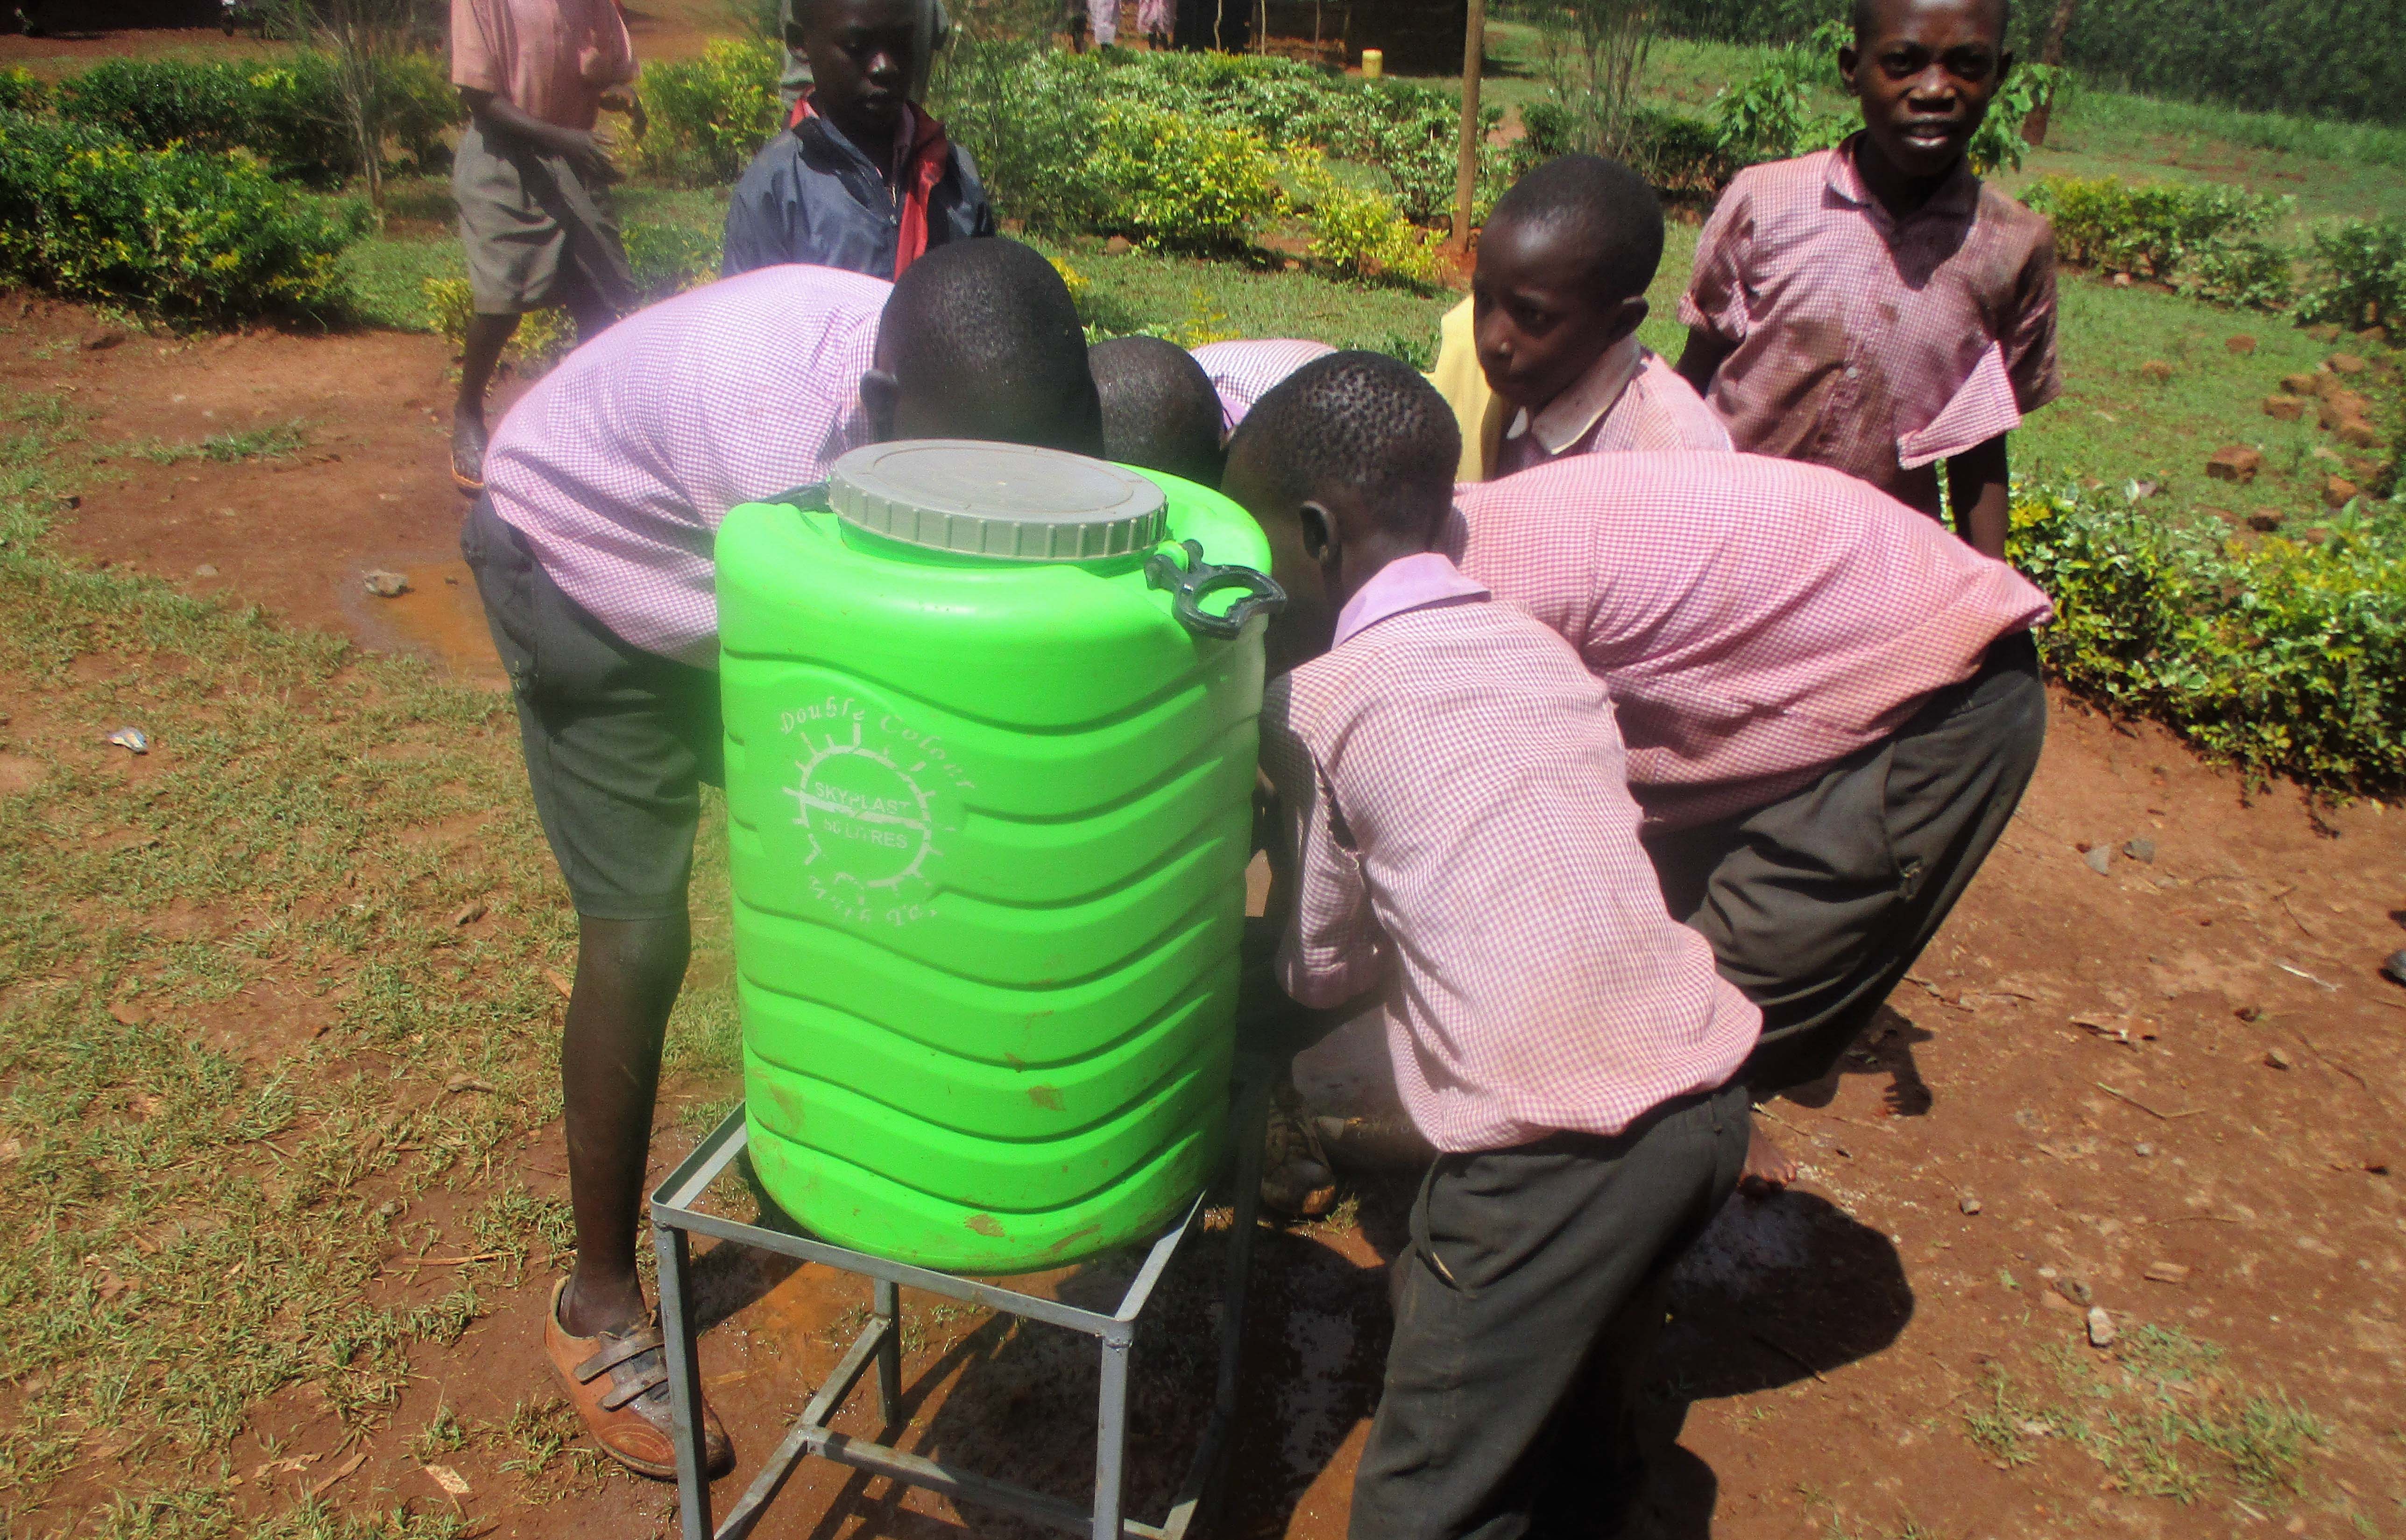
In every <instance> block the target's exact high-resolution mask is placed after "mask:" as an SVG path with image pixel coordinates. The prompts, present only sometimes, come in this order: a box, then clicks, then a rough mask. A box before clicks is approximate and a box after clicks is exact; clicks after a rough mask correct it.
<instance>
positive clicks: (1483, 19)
mask: <svg viewBox="0 0 2406 1540" xmlns="http://www.w3.org/2000/svg"><path fill="white" fill-rule="evenodd" d="M1486 62H1487V0H1470V20H1469V23H1468V25H1466V26H1465V27H1464V28H1463V30H1462V142H1461V144H1460V146H1459V147H1458V148H1457V151H1456V153H1457V157H1458V158H1457V160H1456V161H1455V162H1454V172H1453V245H1454V249H1455V250H1457V251H1467V250H1469V249H1470V205H1471V204H1472V202H1473V201H1474V200H1475V198H1476V197H1477V195H1478V191H1479V138H1480V134H1479V70H1480V68H1481V66H1483V65H1484V64H1486Z"/></svg>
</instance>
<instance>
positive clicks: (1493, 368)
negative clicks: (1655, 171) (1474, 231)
mask: <svg viewBox="0 0 2406 1540" xmlns="http://www.w3.org/2000/svg"><path fill="white" fill-rule="evenodd" d="M1662 264H1663V205H1662V201H1661V200H1660V199H1658V198H1656V197H1655V195H1654V190H1653V189H1652V188H1650V187H1649V186H1647V185H1646V178H1644V177H1640V176H1638V175H1637V173H1635V172H1634V171H1632V170H1630V169H1629V168H1628V167H1627V166H1625V165H1622V164H1621V162H1618V161H1607V160H1605V159H1604V158H1602V157H1601V156H1595V155H1564V156H1563V157H1561V158H1560V159H1558V160H1552V161H1548V162H1546V163H1545V164H1543V165H1541V166H1538V167H1537V168H1536V169H1535V170H1533V171H1531V172H1530V173H1529V174H1528V175H1527V176H1525V177H1521V179H1520V180H1519V181H1517V182H1515V183H1513V184H1512V186H1511V187H1510V188H1509V189H1508V190H1507V191H1506V192H1505V194H1504V196H1502V197H1501V198H1498V199H1496V200H1495V210H1494V212H1493V214H1491V215H1489V216H1488V219H1487V227H1486V229H1484V230H1483V231H1481V232H1480V233H1479V260H1478V266H1477V267H1476V269H1475V270H1474V271H1473V273H1472V276H1471V281H1470V298H1469V299H1467V300H1465V301H1464V302H1463V303H1462V304H1459V305H1456V306H1455V307H1454V309H1453V311H1452V313H1451V314H1450V315H1448V316H1447V317H1446V318H1445V321H1444V323H1443V326H1442V328H1441V332H1442V339H1443V340H1442V345H1441V346H1440V348H1439V351H1438V354H1437V368H1436V370H1435V371H1434V372H1433V373H1432V374H1430V376H1429V378H1430V380H1431V382H1432V383H1433V384H1435V385H1436V386H1437V389H1439V390H1440V391H1442V392H1444V394H1445V397H1446V400H1447V401H1448V402H1449V403H1451V404H1452V406H1453V412H1454V421H1455V423H1456V424H1457V425H1458V426H1459V427H1460V428H1461V430H1462V434H1463V462H1462V470H1461V473H1460V474H1461V479H1462V480H1465V481H1485V480H1489V479H1491V478H1493V477H1495V476H1507V475H1510V474H1512V473H1514V472H1516V471H1525V470H1527V469H1529V468H1530V467H1531V466H1533V465H1543V464H1546V463H1548V462H1549V461H1551V460H1555V459H1561V458H1562V457H1563V456H1565V455H1589V454H1618V453H1626V452H1629V451H1632V450H1649V449H1697V450H1707V451H1712V450H1726V449H1728V448H1729V447H1730V436H1729V431H1728V430H1726V429H1724V428H1723V427H1722V426H1721V422H1720V418H1719V417H1716V416H1714V415H1713V412H1712V409H1711V408H1709V407H1707V406H1706V405H1705V403H1704V400H1703V398H1702V397H1700V396H1698V395H1697V394H1696V391H1695V388H1694V387H1692V386H1691V385H1690V384H1689V383H1688V382H1687V381H1686V380H1685V379H1683V378H1681V377H1680V376H1679V375H1678V374H1676V373H1674V372H1673V371H1672V369H1671V366H1670V365H1669V364H1666V363H1664V362H1663V360H1661V359H1659V358H1657V357H1655V355H1654V354H1653V353H1651V352H1649V350H1648V349H1647V348H1646V347H1644V346H1642V345H1640V344H1639V342H1638V340H1637V327H1638V324H1639V323H1640V322H1641V321H1643V320H1645V318H1646V314H1647V300H1646V290H1647V286H1648V285H1649V284H1651V283H1652V282H1653V281H1654V274H1655V271H1656V269H1658V268H1660V267H1661V266H1662Z"/></svg>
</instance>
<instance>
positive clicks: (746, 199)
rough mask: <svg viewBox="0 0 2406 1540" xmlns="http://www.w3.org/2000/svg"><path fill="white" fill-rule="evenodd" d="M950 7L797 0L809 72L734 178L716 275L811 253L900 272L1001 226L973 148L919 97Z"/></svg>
mask: <svg viewBox="0 0 2406 1540" xmlns="http://www.w3.org/2000/svg"><path fill="white" fill-rule="evenodd" d="M941 14H942V11H941V7H935V8H934V9H933V10H932V11H931V9H930V7H929V3H928V0H798V4H797V5H796V7H795V8H794V11H793V16H794V18H795V22H796V27H797V31H798V32H799V35H800V42H801V46H802V49H803V50H804V51H805V52H806V53H807V55H808V57H809V59H810V65H811V74H812V77H813V82H814V83H813V85H812V87H811V90H810V93H809V94H808V95H806V96H804V97H802V98H801V99H800V101H798V102H796V103H795V104H794V109H793V115H792V120H791V121H790V122H789V124H788V125H787V127H786V129H785V132H784V133H782V134H778V135H776V136H775V137H774V138H772V139H771V140H770V141H769V142H768V143H767V144H765V145H763V146H761V147H760V153H759V154H757V155H756V156H754V157H753V158H752V164H751V165H750V166H749V167H747V168H746V169H745V170H744V173H743V179H742V180H740V181H738V182H737V183H736V184H735V191H734V193H733V195H732V196H731V197H730V199H729V203H728V205H727V246H726V250H725V252H724V254H723V255H722V256H721V258H720V260H719V272H720V274H721V276H726V277H733V276H735V275H736V274H738V273H749V272H750V271H752V270H753V269H754V268H756V267H769V266H771V265H773V264H775V263H778V262H811V263H814V264H816V265H818V266H821V267H842V268H847V269H849V270H851V271H852V272H855V273H867V274H869V275H870V276H873V277H880V278H899V277H900V276H902V275H903V273H904V272H905V271H906V270H908V269H909V267H910V265H911V264H912V263H913V262H914V261H917V260H918V259H919V258H920V257H921V256H922V255H923V254H925V253H926V252H927V251H928V250H929V249H931V248H932V247H939V246H942V245H944V244H945V243H946V242H948V241H962V240H968V239H969V238H970V237H972V236H977V235H991V234H993V233H995V220H994V208H993V205H990V204H989V203H988V202H987V201H986V195H985V188H984V185H983V184H982V183H980V182H979V180H978V175H977V166H976V164H975V162H972V161H971V160H970V159H969V151H967V150H965V149H963V148H960V147H959V146H957V145H955V144H953V143H952V142H951V141H950V140H948V139H946V138H945V137H944V125H943V124H941V123H940V122H938V121H936V120H934V119H933V118H930V117H928V116H927V108H926V107H924V106H920V105H919V103H918V102H917V101H916V100H914V99H913V94H912V93H913V92H914V91H917V90H919V89H922V83H923V82H924V81H925V80H926V78H927V59H928V54H929V51H930V50H931V49H933V47H934V43H935V31H936V28H935V26H934V24H933V21H934V19H936V18H941Z"/></svg>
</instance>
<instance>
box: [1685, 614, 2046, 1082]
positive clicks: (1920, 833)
mask: <svg viewBox="0 0 2406 1540" xmlns="http://www.w3.org/2000/svg"><path fill="white" fill-rule="evenodd" d="M2045 742H2046V688H2045V685H2042V684H2040V682H2039V671H2038V650H2037V647H2036V645H2035V644H2034V643H2033V642H2032V641H2031V636H2030V633H2029V632H2027V631H2023V632H2017V633H2016V634H2015V635H2012V636H2009V637H2006V638H2004V639H2003V640H2002V641H2000V642H1998V643H1996V644H1995V645H1994V646H1992V647H1990V648H1989V649H1988V659H1987V661H1986V662H1985V663H1984V664H1983V665H1982V667H1981V669H1980V671H1979V672H1977V673H1976V674H1974V676H1973V677H1972V678H1970V679H1967V680H1965V681H1964V682H1963V683H1961V684H1960V685H1951V686H1949V687H1948V688H1946V689H1943V690H1940V691H1939V692H1938V693H1937V694H1935V695H1933V696H1932V697H1931V698H1930V699H1929V700H1927V701H1926V702H1924V703H1923V705H1922V708H1921V710H1920V711H1919V712H1918V713H1916V714H1915V715H1914V717H1913V719H1912V720H1911V721H1909V722H1907V723H1905V725H1904V727H1902V728H1898V729H1897V730H1896V731H1895V732H1894V733H1892V734H1890V735H1889V738H1888V739H1887V740H1886V741H1885V742H1880V743H1877V744H1875V745H1874V746H1872V747H1871V748H1868V749H1865V750H1863V751H1862V752H1861V753H1860V754H1857V755H1854V756H1850V757H1848V758H1846V759H1842V760H1840V761H1839V762H1838V763H1836V764H1834V765H1833V766H1831V767H1830V769H1829V770H1826V771H1824V772H1823V773H1822V776H1821V779H1820V780H1819V781H1817V782H1815V783H1814V784H1811V785H1809V786H1806V787H1804V788H1803V789H1802V790H1799V791H1796V792H1794V793H1791V794H1790V795H1789V796H1787V797H1783V798H1780V799H1779V800H1777V801H1776V802H1772V803H1769V804H1767V805H1765V806H1763V807H1759V808H1756V809H1754V810H1753V811H1752V812H1745V813H1740V814H1739V815H1737V816H1736V817H1734V818H1729V819H1725V820H1723V821H1721V822H1720V823H1717V824H1708V825H1705V826H1704V827H1699V828H1691V829H1680V830H1677V831H1676V832H1673V833H1670V834H1663V835H1657V836H1654V837H1652V838H1649V840H1648V841H1646V848H1647V854H1648V855H1651V856H1652V857H1653V858H1654V869H1655V873H1656V875H1657V876H1658V877H1660V879H1661V880H1662V883H1663V898H1664V900H1665V901H1666V902H1667V903H1668V904H1669V906H1670V910H1671V917H1672V918H1673V919H1675V920H1679V921H1683V922H1685V923H1686V924H1687V925H1690V926H1691V927H1692V928H1694V929H1695V930H1697V931H1698V932H1700V933H1701V934H1702V935H1703V936H1704V938H1705V940H1707V941H1710V942H1711V943H1712V947H1713V956H1714V959H1715V961H1716V962H1717V963H1718V964H1719V965H1720V973H1721V976H1722V977H1723V978H1725V979H1727V980H1728V981H1729V982H1732V983H1734V984H1735V985H1737V986H1738V987H1739V988H1740V989H1742V990H1744V991H1746V993H1747V996H1748V998H1749V999H1751V1000H1753V1001H1754V1003H1755V1004H1756V1005H1758V1006H1760V1007H1762V1040H1761V1042H1760V1043H1758V1044H1757V1045H1756V1048H1755V1052H1754V1054H1753V1057H1752V1058H1751V1059H1749V1060H1748V1064H1747V1067H1746V1068H1745V1069H1744V1071H1742V1078H1743V1079H1744V1080H1745V1081H1747V1082H1748V1084H1749V1085H1751V1086H1753V1087H1754V1088H1755V1090H1756V1091H1757V1092H1758V1093H1759V1094H1761V1095H1770V1094H1771V1093H1773V1092H1776V1091H1784V1090H1787V1089H1789V1088H1790V1087H1791V1086H1797V1085H1802V1084H1804V1083H1806V1082H1808V1081H1815V1080H1819V1078H1820V1077H1822V1076H1823V1075H1826V1074H1828V1073H1829V1072H1830V1070H1831V1069H1832V1067H1834V1066H1835V1065H1836V1064H1837V1062H1838V1059H1839V1056H1840V1055H1841V1054H1842V1053H1845V1052H1846V1050H1847V1044H1849V1043H1851V1042H1852V1041H1853V1040H1854V1038H1855V1035H1856V1034H1857V1033H1858V1032H1860V1031H1861V1030H1862V1028H1863V1026H1864V1025H1865V1024H1867V1023H1868V1022H1870V1020H1871V1018H1872V1015H1873V1013H1874V1012H1875V1011H1876V1010H1878V1009H1879V1006H1880V1002H1881V1001H1883V1000H1885V999H1887V998H1888V996H1889V991H1890V990H1891V989H1894V988H1895V987H1896V984H1897V982H1898V981H1899V980H1901V979H1903V978H1904V974H1905V972H1906V970H1907V969H1909V968H1912V967H1913V963H1914V959H1915V958H1917V957H1918V956H1920V955H1921V950H1922V948H1924V947H1926V946H1928V945H1929V944H1930V939H1931V938H1932V936H1934V935H1936V934H1937V932H1938V927H1939V926H1940V925H1943V924H1945V923H1946V916H1947V914H1948V912H1949V911H1952V910H1953V909H1954V907H1955V901H1956V900H1957V899H1958V898H1960V897H1962V896H1963V890H1964V889H1965V888H1967V887H1969V886H1970V885H1971V883H1972V879H1973V877H1974V875H1976V874H1977V873H1978V871H1979V869H1980V863H1981V862H1983V861H1985V860H1987V859H1988V851H1989V849H1990V847H1991V846H1993V845H1995V844H1996V842H1997V836H1998V835H2000V834H2002V833H2003V832H2004V827H2005V821H2006V820H2007V819H2009V818H2011V817H2012V816H2013V815H2014V809H2015V807H2016V806H2017V805H2018V804H2019V803H2020V801H2021V797H2022V790H2023V788H2024V787H2026V786H2028V785H2029V784H2030V778H2031V771H2033V770H2036V769H2037V768H2038V756H2039V750H2040V748H2041V747H2042V746H2043V745H2044V744H2045Z"/></svg>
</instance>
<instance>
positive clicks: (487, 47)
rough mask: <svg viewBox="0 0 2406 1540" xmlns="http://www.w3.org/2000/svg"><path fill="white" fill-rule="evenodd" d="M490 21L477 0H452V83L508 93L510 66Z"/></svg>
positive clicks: (500, 94) (467, 87)
mask: <svg viewBox="0 0 2406 1540" xmlns="http://www.w3.org/2000/svg"><path fill="white" fill-rule="evenodd" d="M488 21H490V18H489V17H488V16H487V15H486V12H485V7H484V6H482V5H480V4H478V3H477V0H451V83H452V84H453V85H455V86H460V87H464V88H465V89H467V90H469V91H487V92H492V93H493V94H494V95H496V96H507V95H508V94H509V85H510V82H509V78H508V68H507V65H506V63H505V62H504V60H503V59H502V49H501V46H500V39H499V38H497V37H495V36H493V35H492V32H491V29H490V28H489V27H488V25H487V22H488Z"/></svg>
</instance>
